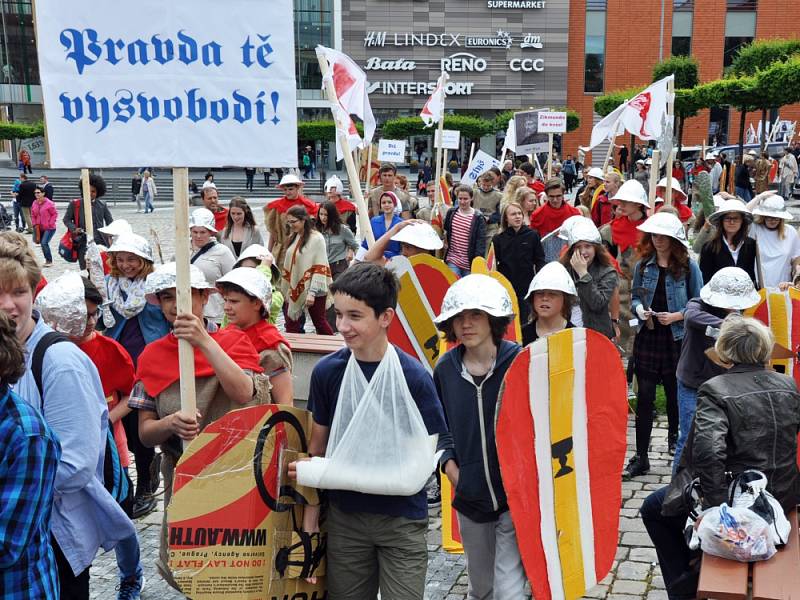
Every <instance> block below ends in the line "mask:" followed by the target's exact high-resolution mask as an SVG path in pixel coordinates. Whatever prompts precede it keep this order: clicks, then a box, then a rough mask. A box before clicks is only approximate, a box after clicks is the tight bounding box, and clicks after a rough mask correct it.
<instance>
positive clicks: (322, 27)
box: [294, 0, 333, 90]
mask: <svg viewBox="0 0 800 600" xmlns="http://www.w3.org/2000/svg"><path fill="white" fill-rule="evenodd" d="M294 27H295V40H296V41H295V44H296V47H295V51H296V53H297V56H296V57H295V63H296V65H297V67H296V75H297V88H298V89H301V90H319V89H321V88H322V75H321V74H320V72H319V62H318V61H317V54H316V52H315V51H314V49H315V48H316V47H317V45H318V44H322V45H323V46H328V47H333V1H332V0H295V3H294Z"/></svg>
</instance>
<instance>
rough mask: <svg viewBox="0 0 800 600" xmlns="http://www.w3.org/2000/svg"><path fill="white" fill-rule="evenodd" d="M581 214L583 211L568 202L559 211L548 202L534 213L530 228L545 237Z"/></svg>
mask: <svg viewBox="0 0 800 600" xmlns="http://www.w3.org/2000/svg"><path fill="white" fill-rule="evenodd" d="M579 214H581V211H579V210H578V209H577V208H575V207H574V206H570V205H569V204H567V203H566V202H564V203H563V204H561V208H558V209H556V208H553V207H552V206H550V203H549V202H546V203H545V204H544V205H542V206H540V207H539V208H537V209H536V210H535V211H533V214H532V215H531V224H530V228H531V229H535V230H536V231H538V232H539V235H540V236H541V237H544V236H546V235H547V234H548V233H550V232H551V231H555V230H556V229H558V228H559V227H561V224H562V223H563V222H564V221H566V220H567V219H568V218H569V217H571V216H573V215H579Z"/></svg>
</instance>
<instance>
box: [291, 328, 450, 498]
mask: <svg viewBox="0 0 800 600" xmlns="http://www.w3.org/2000/svg"><path fill="white" fill-rule="evenodd" d="M437 439H438V436H436V435H429V434H428V430H427V428H426V427H425V422H424V421H423V419H422V415H421V414H420V412H419V409H418V408H417V405H416V403H415V402H414V399H413V398H412V397H411V392H410V391H409V390H408V385H407V384H406V381H405V377H404V376H403V368H402V366H401V365H400V359H399V358H398V357H397V352H396V351H395V349H394V346H392V345H391V344H389V346H388V348H387V350H386V354H385V355H384V356H383V359H382V360H381V362H380V364H379V365H378V368H377V370H376V371H375V374H374V375H373V376H372V379H371V380H370V381H369V382H367V379H366V377H365V376H364V373H363V372H362V371H361V367H360V366H359V365H358V362H357V361H356V359H355V358H354V357H353V356H352V355H351V356H350V360H349V362H348V363H347V368H346V369H345V373H344V378H343V379H342V385H341V388H340V389H339V398H338V401H337V405H336V411H335V413H334V416H333V422H332V423H331V430H330V435H329V438H328V447H327V451H326V456H325V457H324V458H322V457H314V458H312V459H311V460H310V461H303V462H299V463H298V464H297V480H298V482H299V483H301V484H302V485H308V486H312V487H317V488H322V489H335V490H351V491H355V492H362V493H367V494H382V495H398V496H411V495H413V494H416V493H417V492H419V491H420V490H421V489H422V488H423V487H424V486H425V483H426V482H427V480H428V477H430V474H431V473H432V472H433V471H434V470H435V468H436V460H437V456H436V442H437Z"/></svg>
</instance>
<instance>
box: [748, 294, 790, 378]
mask: <svg viewBox="0 0 800 600" xmlns="http://www.w3.org/2000/svg"><path fill="white" fill-rule="evenodd" d="M758 293H759V295H760V296H761V302H759V303H758V304H756V305H755V306H754V307H753V308H749V309H747V310H746V311H744V314H745V316H748V317H755V318H756V319H758V320H759V321H761V322H762V323H764V324H765V325H766V326H767V327H769V328H770V330H772V334H773V335H774V336H775V343H777V344H780V345H781V346H783V347H784V348H788V349H789V350H791V351H792V353H793V354H795V353H796V351H797V348H798V346H800V290H796V289H795V288H793V287H790V288H789V289H788V290H786V291H785V292H781V291H779V290H776V289H769V290H767V289H760V290H758ZM795 310H797V316H798V318H797V319H795V318H794V311H795ZM770 366H772V368H773V369H775V370H776V371H778V372H779V373H784V374H785V375H789V376H790V377H792V378H794V380H795V382H797V383H798V384H800V365H798V361H797V360H796V359H794V358H786V359H775V360H773V361H772V362H771V363H770Z"/></svg>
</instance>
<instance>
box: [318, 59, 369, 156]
mask: <svg viewBox="0 0 800 600" xmlns="http://www.w3.org/2000/svg"><path fill="white" fill-rule="evenodd" d="M317 56H323V57H324V58H325V60H327V61H328V72H327V73H326V74H325V78H324V79H323V86H324V85H325V84H326V83H327V82H328V81H333V87H334V88H335V89H336V98H337V101H336V102H333V103H332V104H331V111H332V112H333V118H334V120H335V121H336V129H337V130H338V131H339V133H342V134H344V135H346V136H347V139H348V142H350V149H351V150H353V149H355V148H356V147H362V148H366V147H367V146H369V144H370V143H371V142H372V137H373V136H374V135H375V116H374V115H373V114H372V107H371V106H370V104H369V95H368V94H367V75H366V74H365V73H364V71H362V70H361V69H360V68H359V66H358V65H357V64H356V63H355V62H353V59H351V58H350V57H349V56H347V55H346V54H343V53H342V52H339V51H338V50H334V49H333V48H326V47H325V46H317ZM350 115H355V116H356V117H358V118H359V119H361V121H362V122H363V123H364V139H363V140H362V139H361V136H360V135H359V133H358V130H357V129H356V125H355V123H354V122H353V119H352V117H351V116H350ZM343 158H344V152H343V151H342V148H341V147H340V145H339V136H337V137H336V160H342V159H343Z"/></svg>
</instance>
